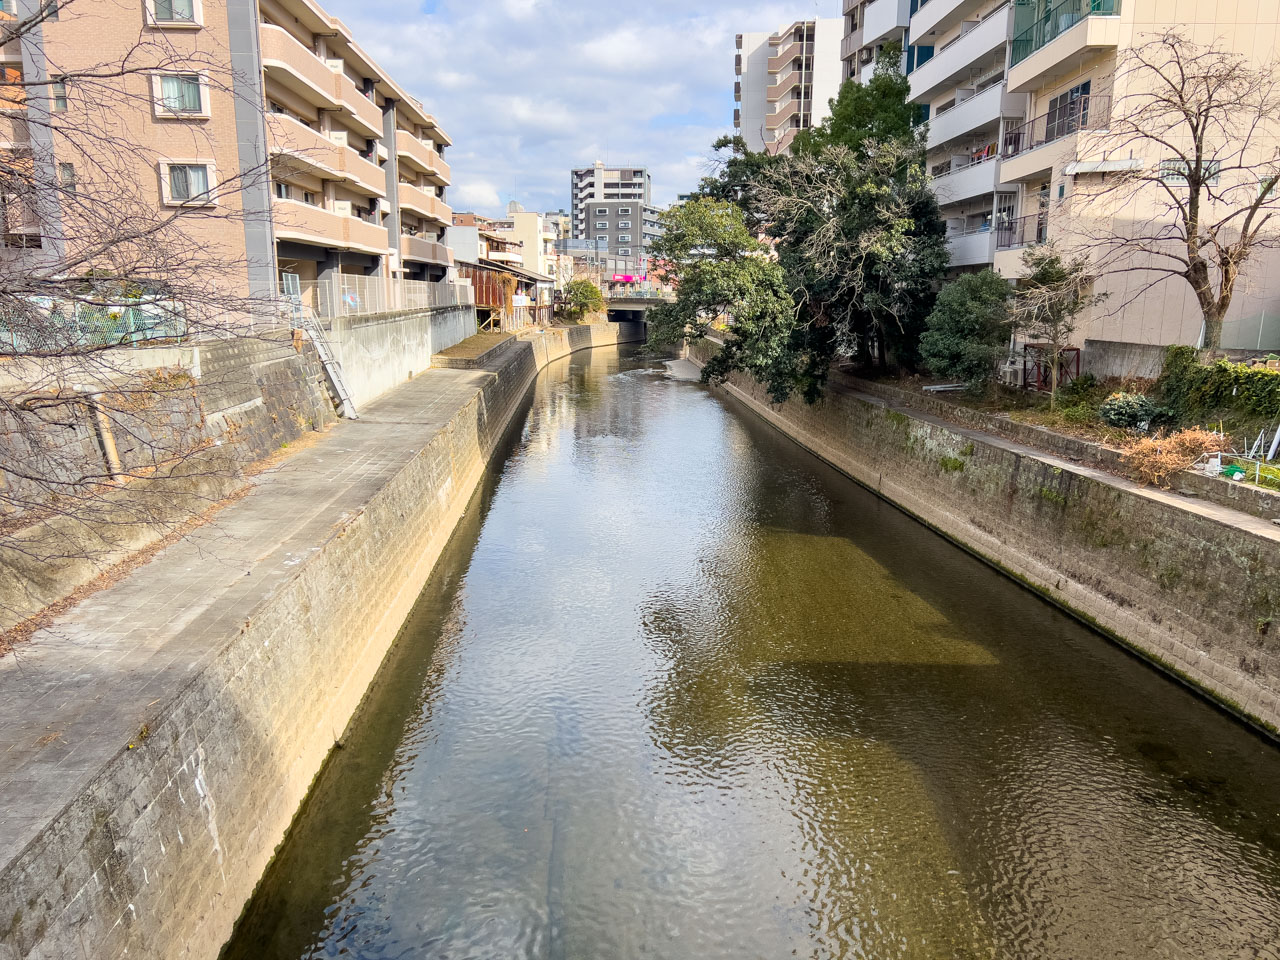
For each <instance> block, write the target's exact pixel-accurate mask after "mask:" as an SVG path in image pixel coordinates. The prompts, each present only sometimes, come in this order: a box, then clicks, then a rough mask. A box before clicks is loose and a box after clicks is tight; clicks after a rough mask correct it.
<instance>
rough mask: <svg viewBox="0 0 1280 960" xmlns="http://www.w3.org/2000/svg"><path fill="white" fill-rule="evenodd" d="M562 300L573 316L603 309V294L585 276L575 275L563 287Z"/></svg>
mask: <svg viewBox="0 0 1280 960" xmlns="http://www.w3.org/2000/svg"><path fill="white" fill-rule="evenodd" d="M564 302H565V306H566V307H567V308H568V310H569V312H570V313H571V314H572V315H573V316H575V317H581V316H582V315H583V314H585V313H591V312H594V311H596V310H603V309H604V294H602V293H601V292H600V288H599V287H597V286H596V285H595V284H594V283H592V282H591V281H590V280H588V279H587V278H586V277H575V278H574V279H572V280H570V281H569V286H568V287H566V288H565V292H564Z"/></svg>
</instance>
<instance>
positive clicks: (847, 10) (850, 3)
mask: <svg viewBox="0 0 1280 960" xmlns="http://www.w3.org/2000/svg"><path fill="white" fill-rule="evenodd" d="M861 2H862V0H843V2H842V3H841V4H840V15H841V16H845V17H847V16H848V15H849V14H851V13H853V11H854V9H855V8H856V7H857V6H858V4H860V3H861Z"/></svg>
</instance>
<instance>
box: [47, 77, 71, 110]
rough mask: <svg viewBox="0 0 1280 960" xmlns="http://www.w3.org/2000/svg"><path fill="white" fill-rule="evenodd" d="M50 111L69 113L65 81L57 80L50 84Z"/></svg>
mask: <svg viewBox="0 0 1280 960" xmlns="http://www.w3.org/2000/svg"><path fill="white" fill-rule="evenodd" d="M49 110H50V111H51V112H52V113H66V112H67V84H66V81H64V80H55V81H54V82H53V83H51V84H49Z"/></svg>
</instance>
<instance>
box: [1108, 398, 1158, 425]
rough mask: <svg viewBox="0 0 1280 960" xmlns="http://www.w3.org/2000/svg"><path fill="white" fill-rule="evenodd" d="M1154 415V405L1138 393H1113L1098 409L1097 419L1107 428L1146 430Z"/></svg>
mask: <svg viewBox="0 0 1280 960" xmlns="http://www.w3.org/2000/svg"><path fill="white" fill-rule="evenodd" d="M1155 415H1156V406H1155V404H1154V403H1152V402H1151V401H1150V400H1148V399H1147V398H1146V397H1144V396H1143V395H1142V394H1140V393H1113V394H1112V395H1111V396H1109V397H1107V399H1106V400H1105V401H1103V404H1102V406H1101V407H1100V408H1099V409H1098V416H1099V418H1100V419H1101V420H1102V422H1103V423H1105V424H1106V425H1107V426H1109V427H1126V428H1129V429H1133V428H1137V427H1140V428H1143V429H1146V428H1147V427H1149V426H1150V425H1151V421H1152V420H1153V419H1154V418H1155Z"/></svg>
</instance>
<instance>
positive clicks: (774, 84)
mask: <svg viewBox="0 0 1280 960" xmlns="http://www.w3.org/2000/svg"><path fill="white" fill-rule="evenodd" d="M894 2H898V0H894ZM843 31H844V21H843V20H841V19H838V18H830V19H822V20H797V21H796V22H795V23H792V24H790V25H788V26H785V27H782V28H780V29H778V30H776V31H775V32H773V33H740V34H738V35H737V37H736V38H735V41H734V42H735V44H736V46H737V51H738V52H737V54H736V55H735V57H734V73H735V74H736V76H737V79H736V80H735V81H734V84H733V98H734V100H735V101H736V102H737V103H738V106H737V107H736V108H734V111H733V127H734V132H735V133H736V134H738V135H739V136H741V137H742V138H743V140H745V141H746V144H747V149H748V150H750V151H751V152H753V153H770V154H776V153H784V152H786V151H787V150H788V149H790V147H791V141H792V140H794V139H795V138H796V134H798V133H799V132H800V131H801V130H807V129H808V128H810V127H813V126H816V125H817V124H819V123H821V122H822V121H823V120H825V119H826V118H827V116H828V114H829V113H830V101H831V100H832V99H833V98H834V97H836V96H837V95H838V94H839V93H840V83H841V74H840V70H841V66H840V42H841V37H842V35H843Z"/></svg>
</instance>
